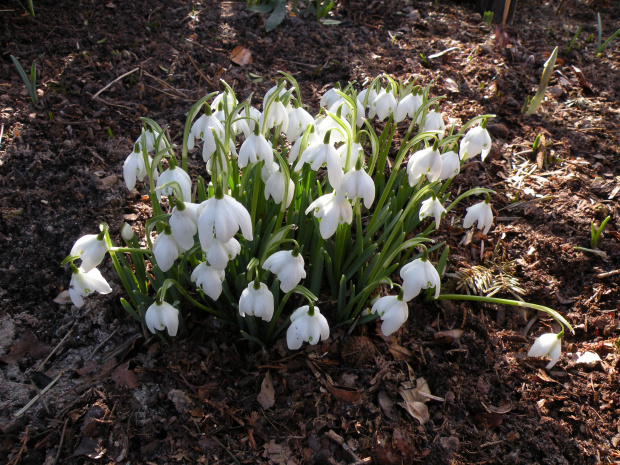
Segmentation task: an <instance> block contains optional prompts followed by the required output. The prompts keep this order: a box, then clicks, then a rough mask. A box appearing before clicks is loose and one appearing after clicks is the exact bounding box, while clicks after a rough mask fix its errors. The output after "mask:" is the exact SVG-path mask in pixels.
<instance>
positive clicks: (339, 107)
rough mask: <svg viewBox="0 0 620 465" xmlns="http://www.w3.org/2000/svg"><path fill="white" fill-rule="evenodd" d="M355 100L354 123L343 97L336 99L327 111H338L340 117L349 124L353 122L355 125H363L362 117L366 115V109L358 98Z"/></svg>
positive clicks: (334, 112)
mask: <svg viewBox="0 0 620 465" xmlns="http://www.w3.org/2000/svg"><path fill="white" fill-rule="evenodd" d="M355 101H356V113H357V117H356V119H355V123H354V122H353V121H352V118H353V116H352V113H353V112H352V111H351V108H350V107H349V104H348V103H347V101H346V100H345V99H343V98H340V99H339V100H336V101H335V102H334V103H333V104H332V105H331V106H330V107H329V112H330V113H333V114H334V115H335V114H337V113H338V112H339V111H340V117H341V118H342V119H343V120H345V121H346V122H347V123H348V124H349V125H353V124H355V125H356V126H357V127H362V126H363V125H364V117H365V116H366V110H365V109H364V106H363V105H362V104H361V103H360V101H359V100H357V99H356V100H355Z"/></svg>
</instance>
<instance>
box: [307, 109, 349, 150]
mask: <svg viewBox="0 0 620 465" xmlns="http://www.w3.org/2000/svg"><path fill="white" fill-rule="evenodd" d="M330 115H332V113H329V114H327V115H325V116H319V117H318V118H316V119H315V120H314V127H315V128H316V132H317V133H318V134H319V135H320V136H322V137H323V138H324V136H325V135H326V134H327V132H328V131H330V130H331V132H330V133H329V139H328V140H327V143H329V144H338V143H341V142H346V141H347V138H348V135H349V134H351V125H350V124H349V122H348V121H347V120H343V123H344V125H345V128H346V130H343V129H342V127H340V125H339V124H338V123H336V120H335V119H334V118H332V117H331V116H330Z"/></svg>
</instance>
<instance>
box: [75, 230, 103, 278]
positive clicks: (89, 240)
mask: <svg viewBox="0 0 620 465" xmlns="http://www.w3.org/2000/svg"><path fill="white" fill-rule="evenodd" d="M107 250H108V247H107V245H106V243H105V240H104V239H103V237H101V238H99V236H98V235H97V234H86V235H85V236H82V237H80V238H79V239H78V240H77V241H75V244H73V247H72V248H71V255H73V256H76V255H77V256H79V257H80V258H81V259H82V265H81V268H82V269H83V270H84V271H85V272H89V271H90V270H92V269H93V268H95V267H96V266H97V265H99V264H100V263H101V262H102V261H103V258H104V257H105V253H106V252H107Z"/></svg>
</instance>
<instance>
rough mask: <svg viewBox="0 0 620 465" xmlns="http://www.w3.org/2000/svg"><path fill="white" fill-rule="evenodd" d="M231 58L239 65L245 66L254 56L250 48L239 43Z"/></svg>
mask: <svg viewBox="0 0 620 465" xmlns="http://www.w3.org/2000/svg"><path fill="white" fill-rule="evenodd" d="M230 60H231V61H232V62H233V63H235V64H237V65H239V66H245V65H249V64H251V63H252V62H253V61H254V58H252V52H250V50H248V49H247V48H245V47H242V46H241V45H237V46H236V47H235V48H234V49H233V51H232V53H231V54H230Z"/></svg>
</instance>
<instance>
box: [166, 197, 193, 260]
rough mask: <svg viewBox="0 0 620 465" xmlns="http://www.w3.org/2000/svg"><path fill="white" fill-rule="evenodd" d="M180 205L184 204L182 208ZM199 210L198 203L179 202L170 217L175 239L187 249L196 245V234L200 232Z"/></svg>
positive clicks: (169, 221) (169, 222)
mask: <svg viewBox="0 0 620 465" xmlns="http://www.w3.org/2000/svg"><path fill="white" fill-rule="evenodd" d="M180 205H183V207H182V209H180V208H179V207H180ZM197 211H198V204H197V203H191V202H184V203H182V204H181V203H177V205H176V206H175V207H174V208H173V209H172V214H171V215H170V218H169V219H168V224H169V225H170V229H171V231H172V235H173V236H174V239H175V240H176V241H177V243H178V244H179V245H180V246H181V247H182V248H183V249H185V250H189V249H191V248H192V247H193V246H194V236H195V235H196V233H197V232H198V215H197Z"/></svg>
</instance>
